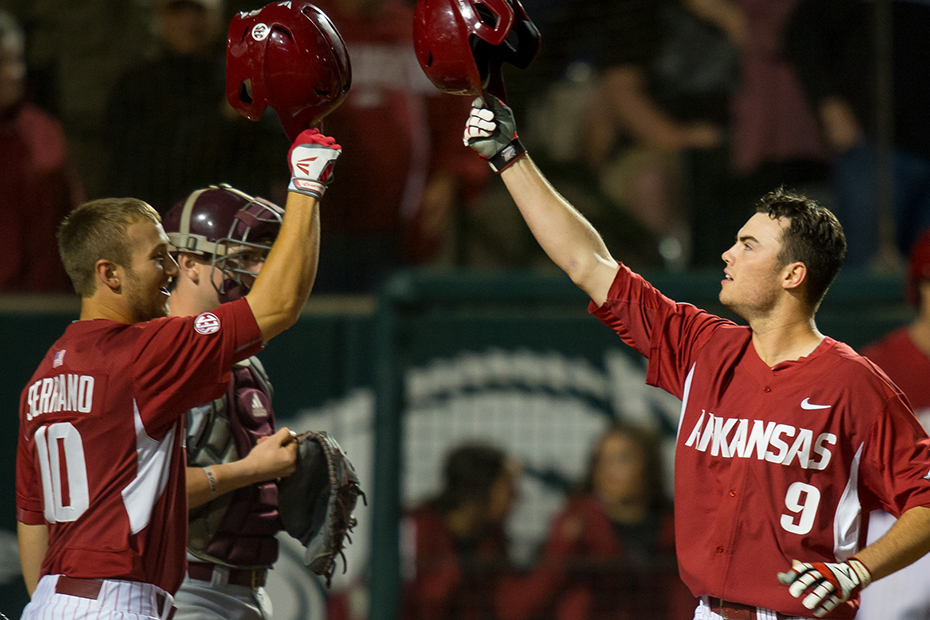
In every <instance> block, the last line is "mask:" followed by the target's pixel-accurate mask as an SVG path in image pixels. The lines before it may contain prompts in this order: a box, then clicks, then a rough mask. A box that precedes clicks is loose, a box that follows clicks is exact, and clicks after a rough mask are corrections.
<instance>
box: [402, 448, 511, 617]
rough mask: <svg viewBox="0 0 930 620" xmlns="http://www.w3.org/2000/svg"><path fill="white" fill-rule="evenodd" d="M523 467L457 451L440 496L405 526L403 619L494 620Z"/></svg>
mask: <svg viewBox="0 0 930 620" xmlns="http://www.w3.org/2000/svg"><path fill="white" fill-rule="evenodd" d="M518 474H519V466H518V465H517V463H516V462H514V461H512V460H510V459H509V458H507V456H506V455H505V454H504V453H503V452H502V451H500V450H498V449H496V448H492V447H489V446H483V445H466V446H462V447H459V448H457V449H455V450H453V451H452V452H451V453H450V454H449V456H448V457H447V459H446V463H445V466H444V469H443V478H444V487H443V489H442V491H441V492H440V493H439V495H438V496H437V497H436V498H435V499H433V500H431V501H429V502H427V503H426V504H425V505H423V506H421V507H419V508H417V509H415V510H413V511H411V512H410V513H409V515H408V516H407V518H406V523H405V524H404V528H405V535H404V537H403V540H404V544H405V549H404V551H405V556H406V562H405V563H406V565H407V566H406V569H405V571H404V572H405V575H404V578H405V583H404V591H403V603H402V613H401V614H400V617H401V618H404V620H493V619H494V618H496V615H495V611H494V605H495V598H496V595H497V593H498V591H499V585H500V581H501V578H502V577H503V575H505V574H506V573H507V572H508V570H509V562H508V560H507V539H506V535H505V530H504V524H505V521H506V519H507V515H508V514H509V513H510V509H511V506H512V505H513V502H514V499H515V497H516V480H517V476H518Z"/></svg>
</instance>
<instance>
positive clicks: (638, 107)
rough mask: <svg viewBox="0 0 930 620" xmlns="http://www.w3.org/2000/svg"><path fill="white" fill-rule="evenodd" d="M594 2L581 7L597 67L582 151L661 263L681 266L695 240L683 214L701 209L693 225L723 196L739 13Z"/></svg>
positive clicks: (706, 3)
mask: <svg viewBox="0 0 930 620" xmlns="http://www.w3.org/2000/svg"><path fill="white" fill-rule="evenodd" d="M595 4H596V6H597V10H595V9H594V8H593V7H588V8H587V9H583V8H581V7H580V5H579V10H580V11H582V13H581V14H582V15H585V16H586V17H587V19H586V20H585V22H586V23H587V25H588V26H589V28H590V31H591V33H592V35H593V36H592V38H593V40H594V41H595V43H594V45H595V47H596V49H593V50H592V52H591V53H592V56H593V58H594V62H595V65H596V66H597V67H598V69H599V71H600V77H599V79H598V82H597V84H596V86H595V88H594V91H593V93H592V96H591V98H590V101H589V104H588V106H587V113H586V115H585V126H584V134H583V135H584V138H583V144H584V145H585V147H584V151H585V152H584V153H583V157H584V159H585V160H586V162H587V163H588V165H589V166H590V167H591V169H592V170H593V171H595V174H596V175H597V176H598V178H599V183H600V186H601V188H602V189H603V191H604V192H605V193H606V194H607V195H609V196H610V197H611V198H612V199H613V200H614V201H615V202H617V203H618V204H620V205H622V207H623V208H624V209H626V210H627V211H628V212H629V213H630V214H631V215H632V216H633V218H634V219H635V220H636V221H637V222H639V223H640V224H642V225H643V226H645V228H646V229H647V231H648V233H649V234H651V235H652V236H653V237H654V238H655V239H657V240H658V241H659V251H660V253H661V255H662V258H663V259H664V262H665V264H666V265H668V266H673V267H675V266H677V267H682V266H684V265H685V264H686V263H687V261H688V255H689V254H690V247H691V245H692V243H691V238H692V234H691V230H690V224H691V222H690V220H691V219H692V214H690V213H689V211H690V210H691V208H692V207H693V208H694V210H696V211H698V213H695V214H694V215H693V219H694V220H695V223H696V224H699V225H700V224H703V223H704V222H705V221H706V218H704V216H703V211H704V210H705V209H704V207H705V205H709V204H710V205H714V208H717V205H718V204H719V203H720V202H722V199H721V195H720V186H721V185H722V183H721V180H722V177H724V176H725V175H726V159H725V158H724V157H722V156H721V155H722V153H724V152H725V151H724V140H725V126H726V124H727V114H728V112H727V110H728V101H729V97H730V94H731V91H732V89H733V88H734V87H735V86H736V81H737V79H738V51H737V46H738V45H741V44H742V42H743V41H742V40H743V38H744V33H743V21H742V16H741V14H740V12H739V10H738V9H737V8H736V6H735V5H734V4H733V2H731V1H730V0H680V1H679V0H658V1H657V0H623V1H621V2H610V3H595ZM579 34H580V33H579ZM685 192H687V196H686V195H685ZM715 228H716V226H715V227H714V229H715ZM699 234H700V233H698V234H695V235H694V237H695V240H698V239H697V238H698V236H699ZM716 247H717V246H716V245H715V249H714V258H715V259H716V258H718V257H717V254H718V253H717V250H716ZM698 249H699V250H700V248H698ZM718 262H719V261H718Z"/></svg>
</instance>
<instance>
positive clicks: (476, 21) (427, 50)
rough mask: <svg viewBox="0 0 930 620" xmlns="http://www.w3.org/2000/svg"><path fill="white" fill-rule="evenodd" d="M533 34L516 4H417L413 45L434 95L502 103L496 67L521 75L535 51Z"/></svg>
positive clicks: (499, 0) (475, 0)
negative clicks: (436, 92)
mask: <svg viewBox="0 0 930 620" xmlns="http://www.w3.org/2000/svg"><path fill="white" fill-rule="evenodd" d="M539 41H540V36H539V30H537V29H536V26H535V24H533V22H532V20H530V18H529V16H528V15H527V14H526V10H524V8H523V5H521V4H520V0H418V2H417V8H416V15H415V17H414V22H413V45H414V48H415V50H416V54H417V60H418V61H419V62H420V67H422V68H423V72H424V73H426V75H427V77H429V79H430V81H432V82H433V84H435V85H436V87H437V88H439V90H442V91H445V92H447V93H452V94H454V95H470V96H473V97H474V96H479V97H480V96H483V94H484V92H485V91H487V92H489V93H490V94H492V95H494V96H495V97H497V98H498V99H501V100H502V101H504V100H506V97H505V95H506V93H505V91H504V80H503V77H502V76H501V65H503V63H505V62H507V63H510V64H512V65H514V66H515V67H517V68H519V69H526V68H527V67H528V66H529V65H530V63H531V62H532V61H533V58H534V57H535V56H536V52H538V51H539Z"/></svg>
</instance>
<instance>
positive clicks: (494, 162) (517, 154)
mask: <svg viewBox="0 0 930 620" xmlns="http://www.w3.org/2000/svg"><path fill="white" fill-rule="evenodd" d="M524 155H526V147H525V146H523V143H522V142H520V138H514V139H513V140H512V141H511V142H510V143H509V144H508V145H507V146H505V147H504V148H502V149H501V150H500V152H499V153H498V154H497V155H495V156H494V157H491V158H490V159H488V165H489V166H491V170H493V171H494V172H496V173H497V174H500V173H501V172H503V171H504V170H506V169H507V168H509V167H510V166H511V165H512V164H513V163H514V162H516V161H517V160H518V159H520V158H521V157H523V156H524Z"/></svg>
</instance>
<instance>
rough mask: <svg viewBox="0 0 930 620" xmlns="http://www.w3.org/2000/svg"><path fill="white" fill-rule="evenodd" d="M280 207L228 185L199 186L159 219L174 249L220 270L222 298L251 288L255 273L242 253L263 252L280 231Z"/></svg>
mask: <svg viewBox="0 0 930 620" xmlns="http://www.w3.org/2000/svg"><path fill="white" fill-rule="evenodd" d="M283 216H284V210H283V209H282V208H281V207H279V206H277V205H276V204H273V203H271V202H268V201H267V200H265V199H263V198H256V197H253V196H249V195H248V194H246V193H245V192H241V191H239V190H237V189H234V188H232V187H230V186H229V185H226V184H221V185H211V186H209V187H206V188H203V189H198V190H196V191H194V192H193V193H191V195H190V196H188V197H187V198H185V199H184V200H182V201H180V202H178V203H177V204H176V205H174V206H173V207H171V209H170V210H169V211H168V213H166V214H165V217H164V218H163V219H162V227H163V228H164V229H165V232H166V233H168V240H169V241H170V242H171V250H172V251H173V252H190V253H192V254H200V255H201V256H203V257H204V258H209V259H210V262H211V264H212V265H213V268H214V269H218V270H219V271H220V272H222V274H223V281H222V283H221V284H220V285H217V284H216V282H215V281H214V287H215V288H216V292H217V293H218V294H219V296H220V300H221V301H232V300H234V299H239V298H240V297H242V296H244V295H245V294H246V293H248V292H249V289H250V288H251V284H250V278H247V279H246V280H245V281H244V280H243V278H242V276H244V275H245V276H254V275H255V273H254V272H253V271H250V270H249V269H247V268H245V266H243V264H242V262H243V261H242V260H240V257H241V256H242V255H243V254H244V253H245V252H247V251H249V250H255V249H258V250H261V251H263V252H267V250H268V249H269V248H270V247H271V244H272V243H274V240H275V238H277V236H278V231H279V230H280V229H281V219H282V218H283Z"/></svg>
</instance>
